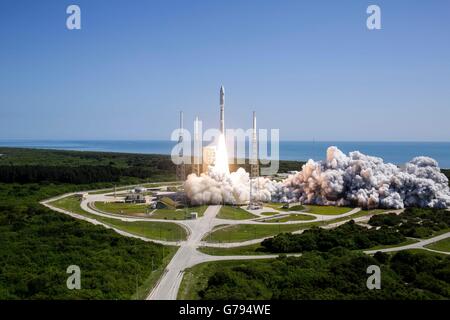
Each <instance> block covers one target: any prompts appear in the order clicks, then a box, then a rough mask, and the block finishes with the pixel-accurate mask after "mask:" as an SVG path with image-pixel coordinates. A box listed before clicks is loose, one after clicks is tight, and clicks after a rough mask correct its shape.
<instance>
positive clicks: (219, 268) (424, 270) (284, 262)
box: [182, 247, 450, 300]
mask: <svg viewBox="0 0 450 320" xmlns="http://www.w3.org/2000/svg"><path fill="white" fill-rule="evenodd" d="M370 265H377V266H380V269H381V289H379V290H369V289H368V288H367V286H366V281H367V278H368V274H367V272H366V271H367V267H368V266H370ZM197 270H198V271H200V270H201V274H200V273H198V271H197ZM186 274H187V276H189V277H190V278H193V279H197V280H196V283H194V284H193V286H192V287H193V288H196V291H195V292H191V293H188V294H187V297H188V298H192V299H206V300H211V299H223V300H240V299H255V300H256V299H265V300H269V299H275V300H310V299H314V300H316V299H318V300H332V299H346V300H347V299H348V300H354V299H357V300H368V299H370V300H372V299H376V300H380V299H387V300H410V299H414V300H415V299H418V300H420V299H449V298H450V257H448V256H445V257H444V256H441V255H435V254H430V253H424V252H414V251H400V252H398V253H395V254H393V255H388V254H384V253H376V254H375V255H374V256H373V257H372V256H369V255H366V254H363V253H361V252H358V251H350V250H347V249H344V248H341V247H340V248H334V249H332V250H330V251H328V252H318V251H311V252H306V253H305V254H304V255H303V256H301V257H283V256H281V257H280V258H278V259H274V260H265V261H258V260H255V261H245V262H244V261H233V262H229V263H226V264H220V265H219V263H216V262H212V263H206V264H203V265H198V266H195V267H193V268H192V269H190V270H188V271H187V273H186ZM200 275H201V276H200ZM205 279H206V280H205ZM182 298H183V297H182Z"/></svg>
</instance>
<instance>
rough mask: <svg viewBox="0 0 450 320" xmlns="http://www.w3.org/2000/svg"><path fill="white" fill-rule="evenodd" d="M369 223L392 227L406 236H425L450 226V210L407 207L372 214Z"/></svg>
mask: <svg viewBox="0 0 450 320" xmlns="http://www.w3.org/2000/svg"><path fill="white" fill-rule="evenodd" d="M369 224H370V225H371V226H374V227H379V226H382V227H390V228H392V229H394V230H398V232H399V233H400V234H402V235H404V236H406V237H413V238H424V237H428V236H431V235H432V234H433V233H435V232H436V231H440V230H444V229H447V228H450V211H447V210H445V209H427V208H407V209H405V211H404V212H403V213H401V214H399V215H397V214H395V213H389V214H382V215H375V216H372V217H371V218H370V220H369Z"/></svg>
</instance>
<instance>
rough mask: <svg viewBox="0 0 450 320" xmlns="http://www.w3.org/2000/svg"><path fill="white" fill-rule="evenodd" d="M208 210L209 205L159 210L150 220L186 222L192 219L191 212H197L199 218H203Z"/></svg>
mask: <svg viewBox="0 0 450 320" xmlns="http://www.w3.org/2000/svg"><path fill="white" fill-rule="evenodd" d="M207 208H208V206H207V205H204V206H197V207H188V208H187V209H178V210H173V209H157V210H156V211H155V212H153V213H152V214H151V215H150V216H148V217H149V218H153V219H168V220H184V219H190V213H191V212H197V214H198V217H202V216H203V215H204V214H205V210H206V209H207Z"/></svg>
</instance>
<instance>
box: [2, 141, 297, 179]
mask: <svg viewBox="0 0 450 320" xmlns="http://www.w3.org/2000/svg"><path fill="white" fill-rule="evenodd" d="M0 154H1V156H0V182H4V183H40V182H50V183H70V184H90V183H95V182H116V183H117V182H120V181H127V182H128V183H139V182H141V181H158V180H159V181H162V180H164V181H167V180H174V179H175V165H174V164H173V162H172V161H171V158H170V156H168V155H152V154H147V155H146V154H127V153H112V152H84V151H65V150H36V149H20V148H1V147H0ZM247 162H248V161H247ZM301 165H302V163H301V162H298V161H280V162H279V168H280V172H286V171H290V170H300V169H301ZM240 166H242V167H244V168H245V169H246V170H247V171H249V170H250V167H249V164H248V163H247V164H243V165H239V166H238V165H233V164H232V165H230V169H231V170H232V171H235V170H237V168H238V167H240ZM186 172H187V173H190V172H192V169H191V166H190V165H186Z"/></svg>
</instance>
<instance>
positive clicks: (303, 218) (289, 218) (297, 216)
mask: <svg viewBox="0 0 450 320" xmlns="http://www.w3.org/2000/svg"><path fill="white" fill-rule="evenodd" d="M314 219H315V217H313V216H308V215H306V214H300V213H296V214H290V215H287V216H284V217H281V218H274V219H269V220H266V221H264V222H288V221H311V220H314Z"/></svg>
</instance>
